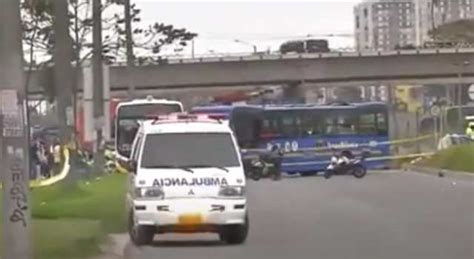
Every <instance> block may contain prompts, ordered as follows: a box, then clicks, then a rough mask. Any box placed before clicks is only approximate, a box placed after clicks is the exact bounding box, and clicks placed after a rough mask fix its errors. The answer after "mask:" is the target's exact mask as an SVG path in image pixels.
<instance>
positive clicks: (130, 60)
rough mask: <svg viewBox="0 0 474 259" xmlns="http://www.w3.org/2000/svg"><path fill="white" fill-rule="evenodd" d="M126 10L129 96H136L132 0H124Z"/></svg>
mask: <svg viewBox="0 0 474 259" xmlns="http://www.w3.org/2000/svg"><path fill="white" fill-rule="evenodd" d="M124 12H125V37H126V46H127V74H128V76H127V78H128V96H129V98H132V99H133V98H134V97H135V84H134V80H133V70H134V69H133V68H134V67H135V55H134V54H133V34H132V15H131V14H130V0H124Z"/></svg>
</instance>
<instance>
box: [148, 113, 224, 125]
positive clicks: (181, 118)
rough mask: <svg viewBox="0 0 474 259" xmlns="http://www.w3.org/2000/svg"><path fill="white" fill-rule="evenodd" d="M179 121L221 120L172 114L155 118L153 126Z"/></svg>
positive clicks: (197, 115)
mask: <svg viewBox="0 0 474 259" xmlns="http://www.w3.org/2000/svg"><path fill="white" fill-rule="evenodd" d="M177 121H195V122H216V121H217V122H219V123H221V120H220V119H218V118H216V117H212V116H208V115H206V114H188V113H172V114H169V115H160V116H157V117H155V118H154V120H153V122H152V124H157V123H160V122H168V123H169V122H177Z"/></svg>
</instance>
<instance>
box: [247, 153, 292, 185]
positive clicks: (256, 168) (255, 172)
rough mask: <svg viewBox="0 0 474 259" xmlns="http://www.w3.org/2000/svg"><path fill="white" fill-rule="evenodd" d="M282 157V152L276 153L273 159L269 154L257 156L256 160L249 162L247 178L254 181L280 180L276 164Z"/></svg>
mask: <svg viewBox="0 0 474 259" xmlns="http://www.w3.org/2000/svg"><path fill="white" fill-rule="evenodd" d="M282 157H283V153H282V152H278V157H274V156H272V155H271V154H262V155H259V156H258V158H256V159H253V160H252V161H250V166H249V167H250V168H249V170H248V173H247V176H248V177H249V178H251V179H252V180H254V181H259V180H260V179H261V178H270V177H271V178H272V179H273V180H275V181H278V180H280V179H281V172H280V169H279V168H278V166H276V163H281V159H282ZM277 160H278V161H277Z"/></svg>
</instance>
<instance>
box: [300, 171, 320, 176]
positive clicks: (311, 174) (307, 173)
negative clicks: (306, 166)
mask: <svg viewBox="0 0 474 259" xmlns="http://www.w3.org/2000/svg"><path fill="white" fill-rule="evenodd" d="M300 174H301V176H303V177H308V176H315V175H316V174H317V172H304V173H300Z"/></svg>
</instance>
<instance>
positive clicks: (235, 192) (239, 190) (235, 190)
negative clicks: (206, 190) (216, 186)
mask: <svg viewBox="0 0 474 259" xmlns="http://www.w3.org/2000/svg"><path fill="white" fill-rule="evenodd" d="M244 195H245V187H244V186H221V188H220V190H219V197H229V198H235V197H243V196H244Z"/></svg>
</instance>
